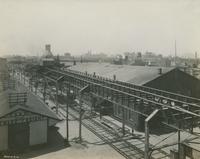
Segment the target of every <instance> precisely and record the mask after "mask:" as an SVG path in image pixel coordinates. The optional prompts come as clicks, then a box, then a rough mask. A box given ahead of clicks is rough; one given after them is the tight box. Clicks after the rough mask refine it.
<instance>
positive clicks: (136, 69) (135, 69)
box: [69, 63, 173, 85]
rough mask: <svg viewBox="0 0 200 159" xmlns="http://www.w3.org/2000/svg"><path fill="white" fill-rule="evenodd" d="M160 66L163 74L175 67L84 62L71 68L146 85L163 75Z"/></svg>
mask: <svg viewBox="0 0 200 159" xmlns="http://www.w3.org/2000/svg"><path fill="white" fill-rule="evenodd" d="M159 68H162V74H165V73H167V72H169V71H171V70H172V69H173V67H154V66H152V67H150V66H130V65H113V64H109V63H82V64H77V65H75V66H71V67H70V68H69V69H71V70H76V71H81V72H86V71H87V73H90V74H93V73H94V72H95V73H96V75H99V76H103V77H107V78H111V79H113V76H114V75H116V79H117V80H119V81H124V82H129V83H133V84H136V85H144V84H145V83H147V82H149V81H151V80H153V79H156V78H157V77H159V76H161V75H160V74H159V71H158V70H159Z"/></svg>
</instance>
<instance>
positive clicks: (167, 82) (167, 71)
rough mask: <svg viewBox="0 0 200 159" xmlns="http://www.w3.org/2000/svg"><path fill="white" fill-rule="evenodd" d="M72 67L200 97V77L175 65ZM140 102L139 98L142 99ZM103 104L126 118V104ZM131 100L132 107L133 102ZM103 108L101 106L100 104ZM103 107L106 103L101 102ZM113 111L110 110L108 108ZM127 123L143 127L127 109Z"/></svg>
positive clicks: (81, 65)
mask: <svg viewBox="0 0 200 159" xmlns="http://www.w3.org/2000/svg"><path fill="white" fill-rule="evenodd" d="M70 69H71V70H75V71H81V72H87V73H89V74H93V75H94V76H102V77H106V78H111V79H113V80H118V81H124V82H128V83H132V84H135V85H139V86H147V87H151V88H155V89H159V90H165V91H169V92H174V93H179V94H183V95H187V96H191V97H196V98H200V80H198V79H197V78H195V77H193V76H191V75H189V74H187V73H185V72H183V71H181V70H179V69H178V68H173V67H148V66H128V65H112V64H108V63H83V64H77V65H75V66H72V67H70ZM138 102H139V101H138ZM97 103H100V104H103V107H105V108H106V107H107V108H109V109H111V107H112V109H113V110H112V114H111V115H113V117H115V118H117V119H119V120H121V119H122V114H123V113H122V108H121V107H120V106H118V105H112V104H111V103H110V105H111V107H110V105H109V106H108V104H107V106H106V105H105V102H97ZM133 105H134V104H133V103H130V107H131V106H133ZM96 107H98V108H99V106H96ZM101 107H102V105H101ZM144 107H145V106H144V103H142V104H141V105H140V104H139V106H138V108H137V109H144ZM106 111H108V112H110V110H106ZM124 113H125V120H126V124H127V125H130V126H131V127H134V128H135V129H138V130H141V129H143V124H141V122H140V121H142V120H144V119H143V118H142V119H141V116H139V115H138V114H136V113H134V112H131V111H127V110H125V112H124Z"/></svg>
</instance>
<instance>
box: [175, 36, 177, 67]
mask: <svg viewBox="0 0 200 159" xmlns="http://www.w3.org/2000/svg"><path fill="white" fill-rule="evenodd" d="M174 51H175V57H174V63H175V67H176V66H177V61H176V60H177V59H176V57H177V49H176V40H175V50H174Z"/></svg>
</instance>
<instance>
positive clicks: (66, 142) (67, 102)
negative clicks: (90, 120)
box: [65, 92, 71, 146]
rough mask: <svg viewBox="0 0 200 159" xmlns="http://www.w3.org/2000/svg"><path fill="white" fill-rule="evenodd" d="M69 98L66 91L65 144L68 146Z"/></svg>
mask: <svg viewBox="0 0 200 159" xmlns="http://www.w3.org/2000/svg"><path fill="white" fill-rule="evenodd" d="M70 101H71V99H70V96H69V92H67V100H66V140H65V144H66V145H67V146H69V103H70Z"/></svg>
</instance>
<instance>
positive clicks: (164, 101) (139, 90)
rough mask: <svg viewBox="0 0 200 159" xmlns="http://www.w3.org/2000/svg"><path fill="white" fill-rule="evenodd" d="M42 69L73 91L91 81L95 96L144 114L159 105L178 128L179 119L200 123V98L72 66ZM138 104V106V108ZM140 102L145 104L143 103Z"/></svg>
mask: <svg viewBox="0 0 200 159" xmlns="http://www.w3.org/2000/svg"><path fill="white" fill-rule="evenodd" d="M39 73H40V74H42V75H43V76H44V77H45V78H47V79H49V80H52V81H57V82H59V80H60V79H62V82H63V83H68V84H70V86H71V89H74V92H77V93H78V91H79V90H81V89H82V88H84V87H85V86H87V85H88V86H89V89H90V92H91V93H92V94H93V95H94V96H97V97H99V98H102V99H105V100H107V101H110V102H112V103H113V104H116V105H120V106H121V107H122V108H124V109H126V110H128V111H132V112H136V113H138V114H141V115H143V116H148V115H149V114H150V113H151V112H152V111H153V110H155V109H160V110H161V112H162V117H163V119H164V123H165V124H166V125H168V126H169V125H171V127H173V128H176V129H180V128H179V127H178V122H183V121H184V122H185V121H187V123H191V121H192V122H193V123H194V124H193V125H192V126H194V125H199V119H200V115H199V109H200V106H199V105H198V103H200V100H199V99H196V98H191V97H187V96H183V95H179V94H174V93H170V92H166V91H160V92H161V94H160V92H159V91H158V90H156V89H150V88H147V87H142V86H135V85H131V84H128V83H125V82H120V81H115V80H111V79H107V78H103V77H99V76H97V75H91V74H87V73H82V72H78V71H72V70H66V71H60V70H55V69H48V68H46V69H43V70H42V71H40V72H39ZM155 91H157V92H156V93H155ZM172 95H173V96H172ZM183 99H184V100H183ZM130 105H132V106H130ZM136 105H138V106H139V109H138V108H137V109H136V108H135V106H136ZM140 105H143V107H140ZM190 120H191V121H190ZM187 125H188V124H187ZM189 126H190V125H189ZM183 128H184V127H183ZM184 129H185V128H184Z"/></svg>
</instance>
